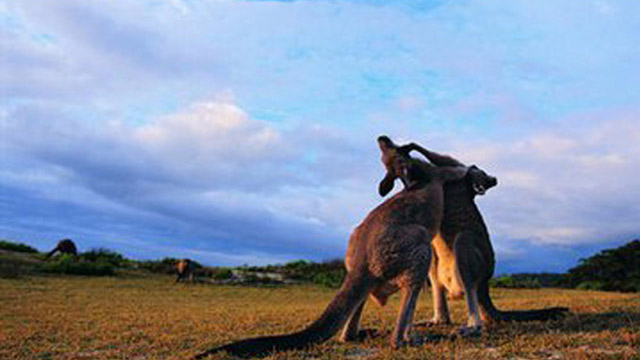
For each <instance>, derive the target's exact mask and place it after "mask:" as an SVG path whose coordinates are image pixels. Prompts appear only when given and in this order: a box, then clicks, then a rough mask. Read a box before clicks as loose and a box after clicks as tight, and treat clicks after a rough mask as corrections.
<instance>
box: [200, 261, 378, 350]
mask: <svg viewBox="0 0 640 360" xmlns="http://www.w3.org/2000/svg"><path fill="white" fill-rule="evenodd" d="M372 287H373V281H372V280H371V279H370V278H369V277H368V276H358V275H353V274H347V277H346V278H345V280H344V282H343V283H342V287H341V288H340V291H339V292H338V294H337V295H336V296H335V297H334V298H333V300H332V301H331V303H329V306H327V308H326V310H325V311H324V313H322V315H321V316H320V318H319V319H318V320H316V321H314V322H313V323H311V325H309V326H307V327H306V328H305V329H303V330H300V331H298V332H294V333H292V334H286V335H275V336H264V337H257V338H250V339H245V340H240V341H236V342H233V343H230V344H227V345H224V346H220V347H217V348H213V349H210V350H207V351H205V352H203V353H201V354H198V355H196V356H195V357H194V359H203V358H205V357H207V356H209V355H211V354H214V353H217V352H220V351H226V352H227V353H229V354H231V355H234V356H240V357H250V356H263V355H267V354H269V353H271V352H275V351H285V350H293V349H300V348H303V347H306V346H308V345H311V344H317V343H321V342H324V341H326V340H328V339H329V338H331V337H332V336H333V335H334V334H335V333H336V332H338V330H340V328H341V327H342V326H343V325H344V324H345V323H346V322H347V320H348V319H349V316H350V315H351V314H352V313H353V311H354V310H355V309H356V308H357V307H358V305H360V304H361V303H362V301H364V300H365V299H366V297H367V295H368V294H369V292H370V291H371V289H372Z"/></svg>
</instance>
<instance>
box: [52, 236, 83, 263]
mask: <svg viewBox="0 0 640 360" xmlns="http://www.w3.org/2000/svg"><path fill="white" fill-rule="evenodd" d="M56 252H60V254H71V255H73V256H77V255H78V249H77V248H76V244H74V243H73V241H72V240H71V239H62V240H60V241H58V245H56V247H55V248H54V249H53V250H51V251H49V253H48V254H47V256H46V257H45V259H49V258H50V257H52V256H53V254H55V253H56Z"/></svg>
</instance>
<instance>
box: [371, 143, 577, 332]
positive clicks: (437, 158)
mask: <svg viewBox="0 0 640 360" xmlns="http://www.w3.org/2000/svg"><path fill="white" fill-rule="evenodd" d="M401 149H402V151H398V152H396V156H403V157H406V158H409V153H410V152H411V151H413V150H415V151H418V152H419V153H421V154H422V155H424V156H425V157H426V158H427V159H428V160H429V161H430V162H431V163H433V164H434V165H437V166H445V167H449V166H464V165H463V164H462V163H460V162H459V161H458V160H456V159H454V158H452V157H449V156H445V155H441V154H438V153H436V152H433V151H429V150H427V149H425V148H423V147H421V146H420V145H417V144H414V143H411V144H408V145H405V146H402V147H401ZM405 161H408V159H405ZM416 173H417V172H414V174H416ZM403 182H405V186H406V185H407V180H406V179H405V180H404V181H403ZM496 184H497V180H496V178H494V177H492V176H489V175H487V174H486V173H485V172H484V171H482V170H481V169H479V168H478V167H476V166H471V167H469V171H468V173H467V176H466V177H465V178H464V179H462V180H459V181H452V182H448V183H447V184H445V185H444V217H443V221H442V225H441V227H440V232H439V234H438V235H437V236H436V237H435V239H434V240H433V242H432V250H433V255H432V260H431V267H430V269H429V280H430V282H431V289H432V293H433V307H434V317H433V319H432V320H431V321H430V323H433V324H449V323H451V317H450V315H449V310H448V306H447V299H446V294H447V293H448V295H449V297H450V298H452V299H457V298H462V296H463V295H465V294H466V301H467V310H468V314H469V319H468V322H467V325H466V326H465V327H462V328H461V329H460V334H461V335H476V334H479V333H480V331H481V327H482V321H527V320H548V319H552V318H556V317H559V316H562V315H563V314H564V313H565V312H566V311H568V309H567V308H564V307H554V308H546V309H537V310H524V311H500V310H498V309H497V308H496V307H495V306H494V305H493V302H492V301H491V297H490V296H489V279H491V277H492V276H493V272H494V268H495V257H494V252H493V247H492V246H491V241H490V239H489V232H488V231H487V227H486V225H485V223H484V220H483V218H482V215H481V214H480V211H479V210H478V207H477V206H476V204H475V202H474V198H475V196H476V195H483V194H484V193H485V192H486V190H488V189H490V188H492V187H494V186H495V185H496ZM382 190H385V191H382ZM382 190H381V191H380V194H381V195H382V196H384V195H386V194H387V193H388V192H389V191H388V190H390V189H388V190H387V189H382ZM478 310H480V313H479V311H478Z"/></svg>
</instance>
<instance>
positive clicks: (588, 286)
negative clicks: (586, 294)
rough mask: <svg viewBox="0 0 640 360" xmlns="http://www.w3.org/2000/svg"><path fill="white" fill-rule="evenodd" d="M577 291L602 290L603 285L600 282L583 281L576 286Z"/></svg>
mask: <svg viewBox="0 0 640 360" xmlns="http://www.w3.org/2000/svg"><path fill="white" fill-rule="evenodd" d="M576 289H578V290H598V291H601V290H604V284H602V283H601V282H600V281H583V282H581V283H580V284H578V286H576Z"/></svg>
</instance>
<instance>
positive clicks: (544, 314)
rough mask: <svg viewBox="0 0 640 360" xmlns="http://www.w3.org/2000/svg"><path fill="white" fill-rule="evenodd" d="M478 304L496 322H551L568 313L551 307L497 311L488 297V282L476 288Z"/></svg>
mask: <svg viewBox="0 0 640 360" xmlns="http://www.w3.org/2000/svg"><path fill="white" fill-rule="evenodd" d="M478 302H479V303H480V306H481V307H482V310H483V311H484V313H485V314H486V315H487V316H488V317H490V318H491V319H493V320H497V321H531V320H551V319H557V318H560V317H562V316H564V315H565V313H566V312H568V311H569V308H566V307H551V308H544V309H534V310H519V311H501V310H498V309H497V308H496V307H495V306H494V305H493V301H491V297H490V296H489V282H488V281H483V282H482V283H481V284H480V286H479V287H478Z"/></svg>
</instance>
